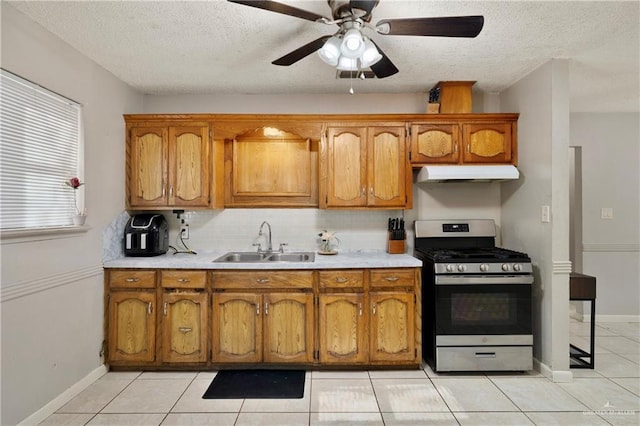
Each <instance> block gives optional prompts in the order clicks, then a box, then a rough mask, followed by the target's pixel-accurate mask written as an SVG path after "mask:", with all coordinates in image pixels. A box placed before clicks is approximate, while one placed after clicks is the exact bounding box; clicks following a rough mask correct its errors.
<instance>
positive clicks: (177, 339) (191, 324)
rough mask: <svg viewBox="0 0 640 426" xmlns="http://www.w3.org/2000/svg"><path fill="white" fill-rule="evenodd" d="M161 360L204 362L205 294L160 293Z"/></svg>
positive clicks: (206, 308) (205, 353) (205, 355)
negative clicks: (161, 294)
mask: <svg viewBox="0 0 640 426" xmlns="http://www.w3.org/2000/svg"><path fill="white" fill-rule="evenodd" d="M162 302H163V303H162V361H163V362H201V363H204V362H206V361H207V348H208V345H207V341H208V339H207V313H208V312H209V310H208V304H207V294H206V293H165V294H163V296H162Z"/></svg>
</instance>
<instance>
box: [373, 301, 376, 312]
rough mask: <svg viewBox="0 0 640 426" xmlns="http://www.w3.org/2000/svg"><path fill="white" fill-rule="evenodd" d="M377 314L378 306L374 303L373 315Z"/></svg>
mask: <svg viewBox="0 0 640 426" xmlns="http://www.w3.org/2000/svg"><path fill="white" fill-rule="evenodd" d="M375 314H376V304H375V303H374V304H373V315H375Z"/></svg>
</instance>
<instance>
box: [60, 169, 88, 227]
mask: <svg viewBox="0 0 640 426" xmlns="http://www.w3.org/2000/svg"><path fill="white" fill-rule="evenodd" d="M64 183H65V185H67V186H68V187H70V188H72V189H73V205H74V206H75V208H76V214H75V215H73V217H72V220H73V224H74V225H75V226H81V225H84V221H85V220H86V219H87V210H86V209H82V210H80V209H79V208H78V198H77V190H78V189H80V187H81V186H82V185H84V182H80V179H79V178H78V177H72V178H70V179H68V180H66V181H65V182H64Z"/></svg>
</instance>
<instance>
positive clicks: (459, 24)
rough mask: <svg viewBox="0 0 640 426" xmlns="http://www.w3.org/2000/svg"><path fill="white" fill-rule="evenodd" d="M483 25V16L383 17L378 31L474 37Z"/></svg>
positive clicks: (393, 33)
mask: <svg viewBox="0 0 640 426" xmlns="http://www.w3.org/2000/svg"><path fill="white" fill-rule="evenodd" d="M483 25H484V17H483V16H450V17H443V18H406V19H383V20H381V21H380V22H378V23H377V24H376V31H378V32H379V33H380V34H385V35H410V36H436V37H470V38H473V37H475V36H477V35H478V34H480V31H481V30H482V26H483Z"/></svg>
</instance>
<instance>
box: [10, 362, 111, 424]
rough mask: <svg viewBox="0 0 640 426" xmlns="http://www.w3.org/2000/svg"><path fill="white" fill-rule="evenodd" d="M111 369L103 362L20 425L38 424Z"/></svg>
mask: <svg viewBox="0 0 640 426" xmlns="http://www.w3.org/2000/svg"><path fill="white" fill-rule="evenodd" d="M107 371H109V369H108V368H107V366H106V365H104V364H102V365H101V366H100V367H98V368H96V369H95V370H93V371H92V372H90V373H89V374H87V375H86V376H85V377H83V378H82V379H80V380H79V381H77V382H76V383H74V384H73V385H71V387H70V388H68V389H67V390H65V391H64V392H62V393H61V394H60V395H58V396H57V397H55V398H54V399H52V400H51V401H49V403H47V404H46V405H45V406H44V407H42V408H40V409H39V410H38V411H36V412H35V413H33V414H31V415H30V416H29V417H27V418H26V419H24V420H22V421H21V422H20V423H18V426H31V425H37V424H40V423H41V422H43V421H44V420H45V419H46V418H47V417H49V416H50V415H52V414H53V413H55V412H56V411H58V409H60V407H62V406H63V405H65V404H66V403H67V402H69V401H71V400H72V399H73V398H74V397H75V396H76V395H78V394H79V393H80V392H82V391H83V390H85V389H86V388H87V387H89V385H91V384H92V383H93V382H95V381H96V380H98V379H99V378H100V377H102V376H104V375H105V374H106V373H107Z"/></svg>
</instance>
